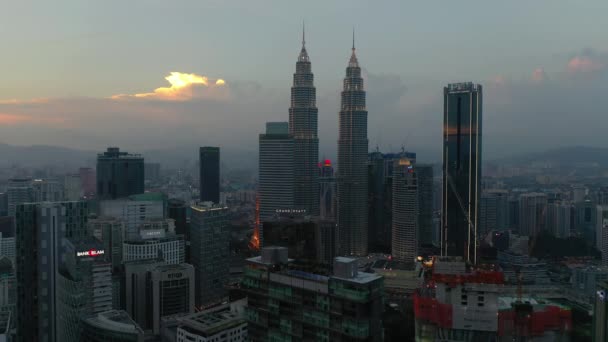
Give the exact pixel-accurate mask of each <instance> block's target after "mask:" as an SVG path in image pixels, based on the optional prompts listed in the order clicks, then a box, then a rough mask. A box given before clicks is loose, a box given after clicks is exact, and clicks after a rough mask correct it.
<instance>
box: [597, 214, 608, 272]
mask: <svg viewBox="0 0 608 342" xmlns="http://www.w3.org/2000/svg"><path fill="white" fill-rule="evenodd" d="M596 221H597V226H596V234H597V241H596V248H597V250H599V251H600V252H601V253H602V265H604V266H608V205H598V206H597V213H596Z"/></svg>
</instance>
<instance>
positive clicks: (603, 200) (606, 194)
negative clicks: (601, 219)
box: [595, 186, 608, 205]
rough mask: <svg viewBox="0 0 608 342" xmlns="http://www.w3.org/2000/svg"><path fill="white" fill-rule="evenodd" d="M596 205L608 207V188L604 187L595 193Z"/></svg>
mask: <svg viewBox="0 0 608 342" xmlns="http://www.w3.org/2000/svg"><path fill="white" fill-rule="evenodd" d="M595 203H597V204H598V205H608V186H603V187H600V188H599V189H597V191H596V192H595Z"/></svg>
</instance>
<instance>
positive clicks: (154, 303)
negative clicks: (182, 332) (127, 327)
mask: <svg viewBox="0 0 608 342" xmlns="http://www.w3.org/2000/svg"><path fill="white" fill-rule="evenodd" d="M125 268H126V275H127V276H126V291H127V292H126V297H127V298H128V300H127V312H128V313H129V314H130V315H131V317H132V318H133V320H135V321H136V322H137V323H138V324H139V326H141V327H142V329H144V330H151V331H152V332H153V333H154V334H159V332H160V318H161V317H163V316H168V315H174V314H178V313H194V289H195V286H194V268H193V267H192V265H190V264H176V265H164V264H163V263H162V262H160V261H158V260H140V261H135V262H127V263H125Z"/></svg>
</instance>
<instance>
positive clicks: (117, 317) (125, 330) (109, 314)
mask: <svg viewBox="0 0 608 342" xmlns="http://www.w3.org/2000/svg"><path fill="white" fill-rule="evenodd" d="M81 340H82V341H88V342H108V341H113V342H118V341H120V342H144V331H143V330H142V328H141V327H140V326H139V325H138V324H137V323H135V321H133V319H131V317H130V316H129V314H127V313H126V312H125V311H122V310H110V311H106V312H102V313H98V314H96V315H92V316H88V317H83V319H82V339H81Z"/></svg>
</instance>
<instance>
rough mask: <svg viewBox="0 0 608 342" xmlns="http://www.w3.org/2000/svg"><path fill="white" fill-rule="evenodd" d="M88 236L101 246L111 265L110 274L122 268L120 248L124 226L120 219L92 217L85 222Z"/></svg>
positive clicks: (121, 246)
mask: <svg viewBox="0 0 608 342" xmlns="http://www.w3.org/2000/svg"><path fill="white" fill-rule="evenodd" d="M87 231H88V233H87V234H88V235H89V236H92V237H95V238H96V239H97V240H99V241H101V243H102V244H103V249H104V250H105V251H106V257H107V258H109V260H110V262H111V263H112V272H118V271H120V269H121V268H122V253H123V251H122V248H123V239H124V233H125V224H124V222H123V221H122V220H121V219H118V218H115V217H110V216H105V217H93V218H89V219H88V221H87Z"/></svg>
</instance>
